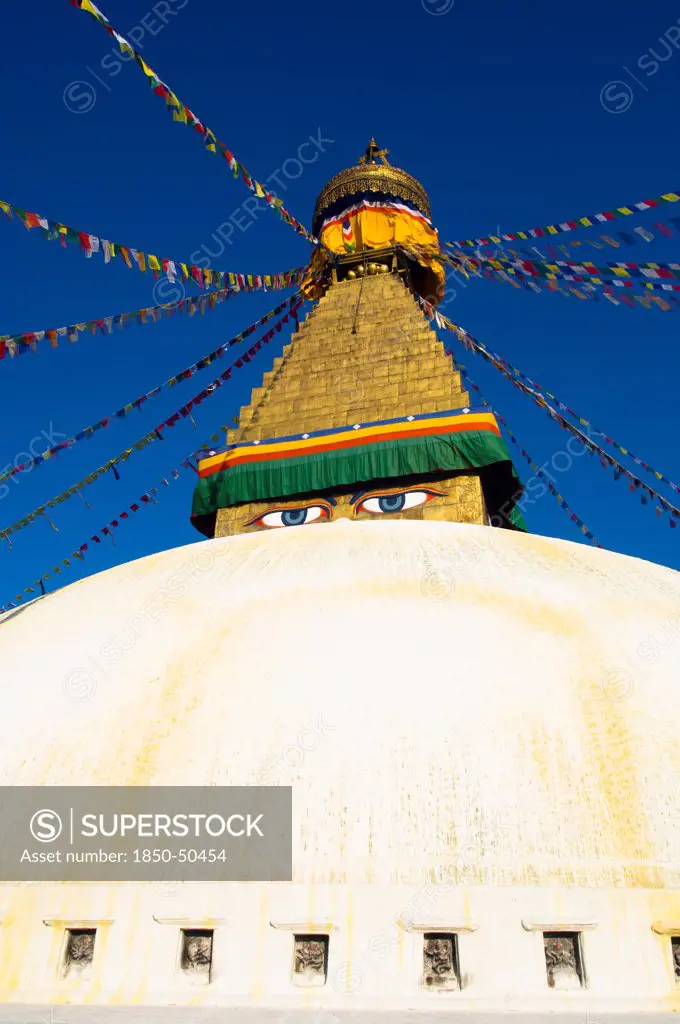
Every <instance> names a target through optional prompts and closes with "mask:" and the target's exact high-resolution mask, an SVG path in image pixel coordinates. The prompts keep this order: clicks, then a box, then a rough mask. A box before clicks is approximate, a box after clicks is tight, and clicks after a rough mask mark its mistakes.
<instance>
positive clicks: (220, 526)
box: [194, 140, 521, 537]
mask: <svg viewBox="0 0 680 1024" xmlns="http://www.w3.org/2000/svg"><path fill="white" fill-rule="evenodd" d="M378 157H380V158H382V160H383V163H382V164H378V163H376V159H377V158H378ZM362 159H363V162H362V163H360V164H359V165H358V166H357V167H354V168H350V169H349V170H348V171H343V172H342V173H341V174H339V175H336V177H335V178H333V179H332V180H331V182H330V183H329V184H328V185H327V186H326V187H325V188H324V189H323V191H322V193H321V195H320V197H319V200H318V201H317V205H316V210H315V217H314V225H315V230H316V231H317V232H318V234H319V237H320V239H321V241H322V242H323V243H324V245H325V246H327V248H328V249H330V250H331V251H333V252H334V253H336V257H335V259H334V260H333V262H332V264H331V265H328V264H327V267H326V278H325V281H324V288H325V293H324V294H323V295H322V297H321V298H320V299H319V300H318V302H317V303H316V305H315V307H314V309H313V310H312V312H311V314H310V315H309V316H308V318H307V320H306V321H305V322H304V323H303V324H302V325H301V326H300V328H299V330H298V331H297V333H296V334H295V335H294V336H293V339H292V341H291V342H290V344H288V345H286V347H285V348H284V350H283V355H282V356H281V357H280V358H278V359H276V360H275V361H274V365H273V368H272V370H271V371H269V372H268V373H265V375H264V379H263V385H262V387H259V388H255V389H254V390H253V392H252V396H251V402H250V404H249V405H248V406H245V407H244V408H242V410H241V414H240V419H239V427H238V429H236V430H232V431H230V433H229V435H228V438H227V440H228V445H227V448H226V449H225V450H224V451H223V452H215V453H212V454H211V455H210V456H208V457H207V458H206V459H203V460H202V461H201V463H200V464H199V472H200V476H201V482H200V483H199V486H198V488H197V498H196V500H195V502H194V523H195V525H196V526H197V527H198V528H199V529H200V530H201V531H202V532H204V533H205V534H206V535H207V536H216V537H220V536H225V535H228V534H233V533H243V532H250V531H252V530H259V529H263V528H267V527H272V526H293V525H303V523H306V522H310V523H311V522H317V523H323V522H326V521H328V520H332V519H337V518H351V519H365V518H375V517H377V516H380V515H383V516H384V515H390V516H391V517H395V516H396V517H398V518H409V519H440V520H448V521H450V522H463V523H476V524H480V525H481V524H488V523H489V522H490V517H495V518H498V520H499V521H498V522H497V523H495V525H507V526H520V527H521V523H520V522H519V520H518V517H517V515H516V509H515V501H516V498H517V497H519V494H520V493H521V487H520V486H519V483H518V481H517V479H516V477H515V475H514V470H513V468H512V464H511V462H510V459H509V456H508V453H507V450H506V449H505V445H504V444H503V442H502V441H501V439H500V435H499V431H498V426H497V424H496V422H495V419H494V417H493V416H492V415H491V414H490V413H488V412H485V411H482V410H472V409H471V408H470V396H469V394H468V393H467V392H466V391H465V390H464V389H463V386H462V382H461V375H460V373H459V371H458V370H457V369H456V367H455V365H454V364H453V362H452V359H451V357H450V356H449V355H447V353H446V351H445V349H444V346H443V344H442V342H441V341H440V340H439V339H438V337H437V335H436V334H435V333H434V331H433V330H432V329H431V328H430V326H429V323H428V320H427V318H426V316H425V314H424V313H423V310H422V309H421V307H420V305H419V303H418V299H417V294H416V293H418V292H420V293H422V284H423V282H425V283H426V284H427V282H428V277H427V275H428V274H429V275H430V278H429V279H430V280H432V274H433V271H432V267H423V266H418V265H417V264H416V263H415V262H414V260H413V259H412V258H411V257H410V255H409V254H407V253H405V252H404V250H403V248H402V245H401V243H402V242H403V243H404V244H406V245H408V243H409V240H411V241H412V240H413V238H412V236H414V235H415V236H416V237H417V238H418V240H419V241H421V242H422V241H423V232H427V233H428V234H429V235H430V236H431V238H430V242H431V240H432V238H433V239H434V240H435V242H436V232H434V229H433V228H432V227H431V224H430V221H429V202H428V198H427V195H426V193H425V190H424V189H423V188H422V186H421V185H420V183H419V182H417V181H416V179H415V178H412V177H411V176H410V175H408V174H406V172H404V171H400V170H399V169H397V168H393V167H392V166H390V165H388V164H386V163H385V162H384V161H386V151H384V150H378V148H377V146H376V144H375V142H374V141H373V140H372V141H371V143H370V145H369V147H368V149H367V150H366V155H365V157H364V158H362ZM388 190H389V191H388ZM395 225H396V226H395ZM409 232H410V235H409ZM407 236H408V237H407ZM502 505H504V506H505V508H504V510H503V512H500V509H501V506H502ZM499 512H500V515H499Z"/></svg>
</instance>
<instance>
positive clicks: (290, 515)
mask: <svg viewBox="0 0 680 1024" xmlns="http://www.w3.org/2000/svg"><path fill="white" fill-rule="evenodd" d="M308 513H309V509H308V508H294V509H291V510H290V512H282V513H281V522H282V523H283V525H284V526H302V524H303V523H305V522H306V521H307V515H308Z"/></svg>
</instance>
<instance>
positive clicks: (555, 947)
mask: <svg viewBox="0 0 680 1024" xmlns="http://www.w3.org/2000/svg"><path fill="white" fill-rule="evenodd" d="M577 942H578V939H577V937H576V936H575V935H571V934H567V933H565V934H563V935H561V934H546V935H545V936H544V939H543V943H544V948H545V965H546V970H547V975H548V984H549V985H550V987H551V988H579V987H580V986H581V976H580V967H579V961H578V952H577Z"/></svg>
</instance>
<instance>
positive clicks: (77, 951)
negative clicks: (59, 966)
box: [64, 928, 97, 975]
mask: <svg viewBox="0 0 680 1024" xmlns="http://www.w3.org/2000/svg"><path fill="white" fill-rule="evenodd" d="M96 934H97V933H96V931H95V930H94V929H93V928H92V929H89V928H88V929H73V930H71V931H69V932H68V935H67V940H66V954H65V957H64V974H65V975H69V974H78V975H83V974H85V973H86V972H88V971H89V969H90V967H91V965H92V961H93V959H94V943H95V937H96Z"/></svg>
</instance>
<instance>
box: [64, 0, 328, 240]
mask: <svg viewBox="0 0 680 1024" xmlns="http://www.w3.org/2000/svg"><path fill="white" fill-rule="evenodd" d="M71 5H72V6H73V7H78V8H80V10H81V11H87V12H88V14H91V15H92V17H93V18H94V19H95V20H96V21H98V22H99V24H100V25H103V27H104V28H105V29H106V31H107V32H108V34H109V35H110V36H111V37H112V38H113V39H115V40H116V42H117V43H118V46H119V48H120V51H121V53H124V54H126V55H127V56H129V57H132V58H133V59H134V61H135V62H136V63H137V65H138V66H139V67H140V68H141V69H142V71H143V72H144V74H145V75H146V77H147V78H148V79H149V85H150V86H151V88H152V89H153V91H154V94H155V95H156V96H161V97H162V98H163V99H164V100H165V105H166V107H167V108H168V110H170V111H171V112H172V119H173V121H179V122H180V123H181V124H185V125H186V126H187V127H188V128H194V129H195V130H196V131H197V132H198V133H199V135H201V136H202V137H203V140H204V142H205V148H206V149H207V150H208V152H209V153H216V152H217V151H218V149H219V151H220V153H221V155H222V156H223V157H224V159H225V160H226V161H227V163H228V164H229V167H230V168H231V170H232V173H233V175H234V177H235V178H238V177H239V174H240V176H241V178H242V179H243V181H244V183H245V184H246V186H247V187H248V188H249V189H250V190H251V192H253V193H254V194H255V195H256V196H257V197H258V198H259V199H264V200H265V202H266V203H267V205H268V206H269V207H270V208H271V209H272V210H275V211H276V212H277V213H278V214H279V215H280V217H281V218H282V220H284V221H285V222H286V224H290V225H291V227H292V228H294V229H295V231H297V233H298V234H299V235H302V237H303V238H306V239H307V241H308V242H311V243H312V244H313V245H317V244H318V239H317V238H315V237H314V235H313V234H311V232H309V231H307V229H306V228H305V227H304V226H303V225H302V224H300V222H299V221H297V220H296V219H295V217H293V216H292V214H290V213H288V210H286V208H285V206H284V205H283V202H282V201H281V200H280V199H278V198H276V196H273V195H271V193H270V192H268V191H267V190H266V189H265V187H264V186H263V185H262V184H261V183H260V182H259V181H258V180H257V179H256V178H253V177H252V175H251V174H250V173H249V172H248V171H247V170H246V168H245V167H244V166H243V164H241V163H239V161H238V160H237V159H236V157H235V156H234V154H233V153H231V152H230V151H229V150H228V149H227V147H226V146H225V145H224V143H223V142H220V140H219V139H218V138H217V136H216V135H215V133H214V132H213V131H212V130H211V129H210V128H208V126H207V125H205V124H203V123H202V122H201V121H199V119H198V118H197V117H196V115H195V114H194V113H193V112H192V111H191V110H189V108H188V107H186V106H185V105H184V104H183V103H182V101H181V100H180V98H179V97H178V96H177V95H176V94H175V93H174V92H173V91H172V90H171V89H170V88H169V86H167V85H166V84H165V82H163V81H162V80H161V79H160V78H159V77H158V75H157V74H156V72H155V71H154V70H153V68H150V67H149V65H148V64H147V63H146V62H145V61H144V60H143V59H142V57H141V55H140V54H139V53H137V51H136V50H135V48H134V46H132V44H131V43H129V42H128V40H127V39H126V38H125V37H124V36H122V35H120V33H119V32H117V31H116V30H115V29H114V27H113V25H112V24H111V22H110V21H109V20H108V18H107V17H106V16H105V15H104V14H102V12H101V11H100V10H99V8H98V7H96V6H95V4H94V3H93V2H92V0H71Z"/></svg>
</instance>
